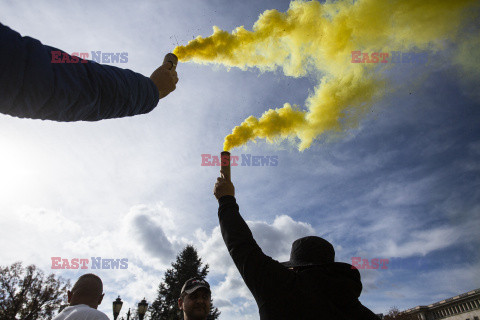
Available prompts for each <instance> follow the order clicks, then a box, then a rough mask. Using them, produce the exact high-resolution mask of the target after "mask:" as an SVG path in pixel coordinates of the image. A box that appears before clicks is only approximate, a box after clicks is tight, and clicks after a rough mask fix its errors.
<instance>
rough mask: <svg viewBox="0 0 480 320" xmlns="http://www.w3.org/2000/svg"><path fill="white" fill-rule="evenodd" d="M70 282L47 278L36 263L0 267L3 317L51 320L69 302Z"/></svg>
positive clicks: (1, 315) (1, 314)
mask: <svg viewBox="0 0 480 320" xmlns="http://www.w3.org/2000/svg"><path fill="white" fill-rule="evenodd" d="M69 287H70V282H69V281H67V282H65V281H64V280H63V279H62V278H61V277H59V278H55V275H54V274H51V275H49V276H47V277H45V276H44V273H43V272H42V271H41V270H39V269H37V267H36V266H35V265H30V266H27V267H25V268H24V267H22V263H21V262H16V263H14V264H12V265H11V266H9V267H8V266H7V267H2V266H0V319H12V320H13V319H22V320H36V319H52V317H53V313H54V312H55V311H58V309H59V308H60V307H61V304H62V302H64V301H66V293H67V289H68V288H69Z"/></svg>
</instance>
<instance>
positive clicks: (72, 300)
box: [53, 273, 109, 320]
mask: <svg viewBox="0 0 480 320" xmlns="http://www.w3.org/2000/svg"><path fill="white" fill-rule="evenodd" d="M67 294H68V303H69V306H68V307H66V308H65V309H63V310H62V312H60V313H59V314H58V315H57V316H56V317H55V318H54V319H53V320H109V319H108V317H107V316H106V315H105V313H103V312H101V311H98V310H97V307H98V305H99V304H100V303H102V299H103V296H104V293H103V283H102V280H101V279H100V278H99V277H98V276H97V275H94V274H92V273H87V274H84V275H82V276H81V277H80V278H78V280H77V282H76V283H75V285H74V286H73V288H72V291H68V292H67Z"/></svg>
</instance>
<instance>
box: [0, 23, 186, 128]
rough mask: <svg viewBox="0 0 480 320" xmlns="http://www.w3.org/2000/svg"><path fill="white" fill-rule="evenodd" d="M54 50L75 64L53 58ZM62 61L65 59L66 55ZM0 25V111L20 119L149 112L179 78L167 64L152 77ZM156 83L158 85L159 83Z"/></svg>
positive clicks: (71, 118)
mask: <svg viewBox="0 0 480 320" xmlns="http://www.w3.org/2000/svg"><path fill="white" fill-rule="evenodd" d="M52 51H53V52H55V54H58V52H62V54H61V56H62V57H65V56H68V60H69V61H78V62H77V63H52V60H55V61H58V59H56V58H58V56H56V57H55V59H52V57H53V56H52ZM65 60H67V59H65ZM79 60H80V59H78V58H77V57H73V56H69V55H67V54H66V53H64V52H63V51H61V50H59V49H56V48H53V47H49V46H46V45H43V44H42V43H41V42H40V41H38V40H36V39H33V38H30V37H22V36H21V35H20V34H19V33H18V32H16V31H14V30H12V29H10V28H8V27H7V26H4V25H2V24H0V112H1V113H4V114H8V115H11V116H15V117H20V118H34V119H43V120H47V119H48V120H56V121H79V120H85V121H97V120H101V119H109V118H119V117H127V116H133V115H137V114H143V113H148V112H150V111H151V110H153V109H154V108H155V107H156V105H157V103H158V101H159V98H160V95H159V90H160V91H161V93H160V94H161V95H162V96H165V95H166V94H168V93H169V92H171V91H173V90H174V89H175V83H176V82H177V81H178V78H177V75H176V72H175V70H173V71H168V69H170V67H171V66H170V64H169V65H165V66H162V67H160V68H158V69H157V70H155V72H154V74H152V78H151V79H150V78H148V77H145V76H143V75H141V74H139V73H136V72H133V71H131V70H127V69H121V68H117V67H114V66H108V65H101V64H98V63H96V62H93V61H89V60H86V62H85V63H82V61H79ZM157 85H160V86H163V87H162V88H159V87H157Z"/></svg>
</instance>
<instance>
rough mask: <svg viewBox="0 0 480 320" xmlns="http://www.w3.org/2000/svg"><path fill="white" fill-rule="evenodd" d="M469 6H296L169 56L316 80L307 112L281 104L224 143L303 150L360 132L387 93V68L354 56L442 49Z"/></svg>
mask: <svg viewBox="0 0 480 320" xmlns="http://www.w3.org/2000/svg"><path fill="white" fill-rule="evenodd" d="M472 7H478V4H477V1H476V0H455V1H451V0H443V1H442V0H422V1H418V0H357V1H353V0H339V1H336V2H331V1H327V2H326V3H324V4H322V3H320V2H318V1H309V2H305V1H293V2H291V3H290V7H289V9H288V11H287V12H286V13H283V12H279V11H277V10H267V11H265V12H264V13H263V14H261V15H260V17H259V19H258V20H257V22H255V24H254V26H253V30H252V31H249V30H246V29H245V28H244V27H243V26H242V27H238V28H236V29H235V30H234V31H232V32H231V33H228V32H226V31H223V30H221V29H219V28H218V27H216V26H214V27H213V34H212V35H211V36H209V37H207V38H202V37H197V38H196V39H194V40H192V41H190V42H189V43H188V44H187V45H186V46H178V47H176V48H175V50H174V53H175V54H176V55H177V56H178V58H179V60H180V61H182V62H186V61H193V62H196V63H215V64H222V65H225V66H228V67H238V68H241V69H243V70H246V69H248V68H249V67H257V68H259V69H260V70H261V71H272V70H275V69H277V68H282V69H283V72H284V74H285V75H287V76H291V77H301V76H305V75H307V74H309V73H310V74H312V73H313V74H314V75H316V76H317V77H318V82H319V84H318V85H317V86H316V87H315V89H314V92H313V93H312V94H311V95H310V96H309V97H308V98H307V100H306V102H305V108H304V109H301V108H300V107H298V106H293V107H292V106H291V105H290V104H288V103H285V105H284V106H283V107H282V108H278V109H270V110H268V111H266V112H265V113H264V114H263V115H262V116H261V117H260V118H259V119H257V118H255V117H254V116H250V117H248V118H247V119H246V120H245V121H244V122H243V123H242V124H241V125H240V126H237V127H235V128H234V129H233V132H232V133H231V134H229V135H228V136H227V137H226V138H225V142H224V150H231V149H232V148H234V147H237V146H241V145H243V144H245V143H247V142H248V141H250V140H255V139H256V138H265V139H267V141H269V142H272V141H276V140H278V139H284V138H287V137H296V138H299V139H300V144H299V149H300V150H304V149H306V148H308V147H310V145H311V144H312V142H313V141H314V139H315V138H317V137H318V136H319V135H321V134H323V133H326V132H342V131H344V130H345V129H346V128H351V127H354V126H355V125H357V124H358V121H359V120H360V119H361V117H362V116H363V115H364V114H365V113H366V112H367V111H368V110H369V109H370V107H371V106H372V104H373V103H374V102H375V101H378V99H379V98H381V97H382V96H383V95H384V94H385V79H384V78H383V77H384V76H383V73H382V72H379V68H383V69H385V68H388V66H387V65H388V64H381V63H378V64H358V63H351V60H352V54H351V53H352V51H362V52H368V53H371V52H392V51H409V50H413V49H415V50H417V51H418V50H441V49H443V48H444V45H445V41H446V40H447V41H448V40H454V39H455V37H457V36H458V31H459V30H460V28H461V27H464V25H465V23H468V22H469V21H475V18H478V17H477V16H476V15H477V13H478V11H476V10H471V8H472ZM465 9H470V10H465ZM470 47H471V46H469V47H468V48H469V49H470ZM475 47H476V49H477V50H478V41H477V42H476V44H475ZM477 52H478V51H477Z"/></svg>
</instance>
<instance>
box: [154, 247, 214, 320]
mask: <svg viewBox="0 0 480 320" xmlns="http://www.w3.org/2000/svg"><path fill="white" fill-rule="evenodd" d="M207 274H208V264H206V265H205V266H202V259H201V258H199V257H198V254H197V250H196V249H195V248H194V247H193V246H190V245H188V246H186V247H185V248H184V249H183V250H182V251H181V252H180V253H179V254H178V256H177V258H176V261H175V262H173V263H172V268H171V269H168V270H167V271H166V272H165V276H164V279H163V282H161V283H160V285H159V288H158V296H157V299H155V301H154V302H153V303H152V305H151V306H150V307H149V313H150V319H152V320H176V319H181V318H182V317H183V313H181V312H180V310H179V309H178V298H179V297H180V291H181V290H182V286H183V284H184V283H185V281H187V280H188V279H190V278H193V277H198V278H201V279H205V277H206V276H207ZM219 315H220V312H219V311H218V309H217V308H215V307H214V306H213V303H212V306H211V308H210V314H209V316H208V318H207V319H208V320H214V319H217V318H218V316H219Z"/></svg>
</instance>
